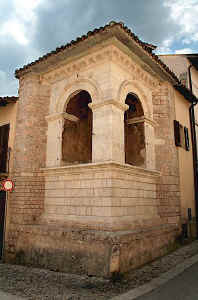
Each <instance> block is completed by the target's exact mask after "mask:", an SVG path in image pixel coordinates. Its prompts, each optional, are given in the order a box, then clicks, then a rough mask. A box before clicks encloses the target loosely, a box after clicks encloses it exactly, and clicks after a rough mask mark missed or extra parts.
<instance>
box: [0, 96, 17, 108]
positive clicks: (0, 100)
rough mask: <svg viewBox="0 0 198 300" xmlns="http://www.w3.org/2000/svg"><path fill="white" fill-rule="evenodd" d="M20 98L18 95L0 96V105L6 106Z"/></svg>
mask: <svg viewBox="0 0 198 300" xmlns="http://www.w3.org/2000/svg"><path fill="white" fill-rule="evenodd" d="M18 100H19V97H16V96H6V97H0V106H6V105H8V104H11V103H16V102H17V101H18Z"/></svg>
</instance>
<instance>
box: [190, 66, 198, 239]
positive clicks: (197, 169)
mask: <svg viewBox="0 0 198 300" xmlns="http://www.w3.org/2000/svg"><path fill="white" fill-rule="evenodd" d="M191 68H192V65H190V66H189V67H188V78H189V86H190V91H191V93H192V78H191V71H190V70H191ZM196 104H197V102H193V103H192V104H191V106H190V108H189V114H190V127H191V137H192V151H193V169H194V190H195V214H196V238H197V239H198V164H197V163H198V161H197V138H196V130H195V112H194V106H195V105H196Z"/></svg>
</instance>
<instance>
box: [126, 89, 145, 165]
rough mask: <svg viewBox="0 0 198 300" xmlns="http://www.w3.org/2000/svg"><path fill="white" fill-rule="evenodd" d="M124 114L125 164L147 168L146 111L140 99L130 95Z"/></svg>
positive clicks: (132, 94) (127, 98)
mask: <svg viewBox="0 0 198 300" xmlns="http://www.w3.org/2000/svg"><path fill="white" fill-rule="evenodd" d="M125 103H126V104H127V106H128V109H127V110H126V111H125V113H124V144H125V147H124V148H125V163H127V164H131V165H135V166H140V167H145V130H144V129H145V128H144V127H145V126H144V123H145V122H144V110H143V107H142V104H141V101H140V99H139V97H138V96H137V95H136V94H134V93H129V94H128V95H127V97H126V100H125Z"/></svg>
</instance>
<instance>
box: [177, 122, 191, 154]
mask: <svg viewBox="0 0 198 300" xmlns="http://www.w3.org/2000/svg"><path fill="white" fill-rule="evenodd" d="M174 133H175V145H176V146H177V147H182V148H183V149H185V150H186V151H189V150H190V142H189V134H188V128H187V127H183V126H182V125H181V124H180V123H179V122H178V121H176V120H174Z"/></svg>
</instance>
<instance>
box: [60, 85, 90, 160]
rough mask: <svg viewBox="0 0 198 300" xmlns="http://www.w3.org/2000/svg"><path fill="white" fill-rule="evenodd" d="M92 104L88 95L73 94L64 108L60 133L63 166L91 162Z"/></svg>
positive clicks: (82, 91)
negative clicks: (90, 105) (61, 131)
mask: <svg viewBox="0 0 198 300" xmlns="http://www.w3.org/2000/svg"><path fill="white" fill-rule="evenodd" d="M91 102H92V99H91V96H90V94H89V93H88V92H87V91H85V90H81V91H79V92H78V93H73V94H72V97H70V100H69V102H68V104H67V106H66V107H65V112H64V122H63V133H62V162H63V164H79V163H91V162H92V120H93V117H92V110H91V109H90V107H89V104H90V103H91Z"/></svg>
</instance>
